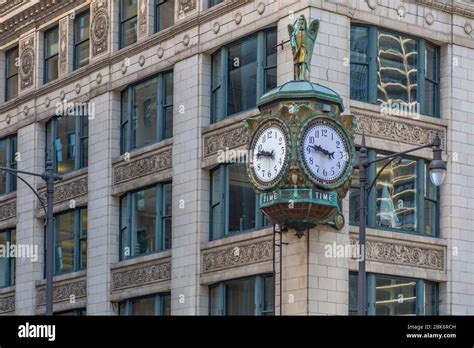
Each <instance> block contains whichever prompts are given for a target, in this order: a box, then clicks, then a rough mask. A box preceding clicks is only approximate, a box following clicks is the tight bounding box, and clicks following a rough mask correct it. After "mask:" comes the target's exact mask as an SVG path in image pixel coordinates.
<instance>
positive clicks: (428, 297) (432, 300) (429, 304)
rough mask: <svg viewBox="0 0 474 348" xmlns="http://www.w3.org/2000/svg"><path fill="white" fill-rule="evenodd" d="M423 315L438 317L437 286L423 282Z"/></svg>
mask: <svg viewBox="0 0 474 348" xmlns="http://www.w3.org/2000/svg"><path fill="white" fill-rule="evenodd" d="M425 315H438V286H437V284H435V283H431V282H425Z"/></svg>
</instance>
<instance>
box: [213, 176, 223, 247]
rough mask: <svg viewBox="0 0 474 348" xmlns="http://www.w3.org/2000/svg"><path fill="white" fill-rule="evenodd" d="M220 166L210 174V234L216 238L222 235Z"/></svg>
mask: <svg viewBox="0 0 474 348" xmlns="http://www.w3.org/2000/svg"><path fill="white" fill-rule="evenodd" d="M221 170H222V169H221V168H218V169H216V170H214V171H213V172H212V174H211V185H212V193H211V195H212V196H211V205H212V208H211V209H212V236H213V238H216V237H218V236H220V235H222V232H223V231H221V226H222V225H221V224H222V220H221V219H222V214H221V203H220V202H221V196H222V192H221V191H222V190H221V187H222V183H221Z"/></svg>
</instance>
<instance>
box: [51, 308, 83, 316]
mask: <svg viewBox="0 0 474 348" xmlns="http://www.w3.org/2000/svg"><path fill="white" fill-rule="evenodd" d="M54 315H59V316H75V317H82V316H85V315H86V309H85V308H78V309H72V310H70V311H63V312H55V313H54Z"/></svg>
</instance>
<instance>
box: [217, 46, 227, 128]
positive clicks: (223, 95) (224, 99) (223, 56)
mask: <svg viewBox="0 0 474 348" xmlns="http://www.w3.org/2000/svg"><path fill="white" fill-rule="evenodd" d="M228 57H229V49H228V48H227V47H224V48H222V53H221V88H222V90H221V100H219V101H218V102H220V103H221V114H220V115H216V120H215V121H222V120H223V119H224V118H226V117H227V89H228V86H227V72H228V62H229V59H228Z"/></svg>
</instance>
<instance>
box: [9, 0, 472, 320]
mask: <svg viewBox="0 0 474 348" xmlns="http://www.w3.org/2000/svg"><path fill="white" fill-rule="evenodd" d="M300 14H304V15H305V16H306V18H308V19H315V18H317V19H319V20H320V23H321V24H320V30H319V35H318V38H317V42H316V46H315V50H314V56H313V60H312V66H311V73H310V79H311V81H312V82H317V83H320V84H322V85H325V86H327V87H329V88H331V89H333V90H334V91H336V92H337V93H339V94H340V95H341V96H342V97H343V100H344V105H345V107H346V112H347V113H351V114H353V115H355V117H356V119H357V121H358V123H357V130H356V139H355V142H356V145H359V144H360V140H361V134H362V133H365V135H366V138H367V146H368V147H369V148H370V150H369V157H370V158H376V157H377V156H379V155H381V154H385V153H390V152H397V151H403V150H408V149H410V148H413V147H416V146H419V145H424V144H427V143H429V142H430V141H431V140H432V139H433V138H434V136H435V134H436V133H438V134H439V135H440V137H441V139H442V147H443V150H444V152H443V153H444V159H445V160H446V162H447V167H448V172H447V177H446V180H445V183H444V184H443V185H442V186H441V188H440V189H436V188H435V187H433V186H432V185H431V184H430V180H429V178H428V174H427V164H429V161H430V160H431V158H432V153H431V151H430V150H429V149H424V150H420V151H417V152H414V153H413V154H411V155H410V156H406V157H402V158H400V160H397V161H394V162H392V163H391V164H389V165H388V166H387V167H385V168H384V170H383V171H382V173H381V175H380V176H379V177H378V179H377V181H376V183H375V185H374V187H373V190H372V191H371V193H370V195H369V203H368V214H367V224H368V235H367V241H368V242H367V250H366V251H367V272H368V285H367V288H368V313H369V314H371V315H429V314H434V315H473V314H474V228H473V225H474V214H473V213H472V212H473V211H474V140H473V139H474V121H473V120H474V111H473V110H474V33H473V26H474V4H473V3H472V1H468V0H464V1H462V0H453V1H448V2H446V1H431V0H419V1H402V0H366V1H355V0H334V1H330V0H328V1H323V0H303V1H289V0H261V1H259V0H256V1H244V0H242V1H229V0H226V1H218V0H156V1H155V0H79V1H77V0H76V1H73V0H56V1H54V0H11V1H10V0H9V1H6V2H3V3H2V4H0V84H1V86H4V87H3V88H1V89H0V166H4V167H10V168H17V169H20V170H26V171H33V172H37V173H41V172H42V171H43V170H44V168H45V161H46V157H50V158H51V159H52V161H53V164H54V166H55V168H56V170H57V171H58V173H60V174H61V175H62V176H63V180H62V181H60V182H58V183H56V187H55V202H54V213H55V236H54V238H55V250H54V255H55V278H54V312H55V313H57V314H69V315H71V314H74V315H84V314H87V315H134V314H151V315H237V314H251V315H253V314H255V315H295V314H296V315H348V314H353V313H355V312H356V311H357V305H356V303H357V269H358V262H357V260H356V259H355V258H354V255H353V254H352V256H351V255H349V254H348V253H347V250H351V248H352V246H354V245H356V243H357V240H358V227H357V224H358V193H357V190H351V191H350V193H349V194H348V196H347V197H346V199H345V200H344V204H343V207H344V216H345V221H346V224H345V226H344V228H343V229H342V230H336V229H334V228H333V227H331V226H317V227H316V228H314V229H312V230H311V231H309V233H305V235H304V236H303V237H302V238H297V237H296V236H295V233H294V231H288V232H284V231H279V227H278V226H270V225H268V223H267V222H266V219H265V217H264V216H263V215H262V213H261V212H260V211H259V209H258V204H257V202H256V198H255V193H254V192H253V190H252V188H251V186H250V183H249V180H248V178H247V173H246V170H245V163H244V162H245V161H244V160H242V156H241V154H242V153H243V152H245V148H246V145H247V139H246V138H245V133H244V129H243V123H242V121H243V120H244V119H245V118H246V117H249V116H254V115H257V114H258V113H259V111H258V109H257V108H256V103H257V101H258V99H259V98H260V97H261V96H262V95H263V94H264V93H265V92H267V91H269V90H271V89H272V88H274V87H276V86H277V85H281V84H283V83H285V82H287V81H290V80H291V79H292V78H293V61H292V53H291V47H290V45H289V43H288V29H287V26H288V24H290V23H291V24H293V22H294V21H295V19H296V18H297V17H298V16H299V15H300ZM384 164H385V163H381V164H379V165H377V168H375V166H373V168H372V169H371V172H370V173H369V176H371V178H375V175H376V169H382V167H383V165H384ZM0 178H1V182H0V194H1V195H0V244H1V245H5V246H7V245H10V246H11V245H15V246H17V247H19V246H23V247H24V249H23V251H24V252H25V254H20V253H19V252H18V253H17V254H16V255H13V254H12V253H10V254H8V253H4V255H3V256H2V258H0V314H5V315H40V314H43V313H44V312H45V284H46V283H45V279H44V255H45V253H44V233H45V230H44V212H43V210H42V207H41V204H40V201H39V200H38V199H37V197H36V196H35V195H34V193H33V192H32V191H31V190H30V189H29V188H28V187H27V186H26V185H24V183H23V182H20V181H17V180H15V178H14V177H13V176H11V175H7V174H3V173H2V175H1V176H0ZM354 179H355V181H357V173H355V178H354ZM26 180H27V181H28V182H29V183H30V184H31V185H32V186H33V187H34V188H36V189H37V190H38V191H39V192H40V195H43V194H44V191H45V186H44V184H43V182H42V181H41V179H39V178H32V177H26ZM4 249H6V248H4ZM18 249H19V248H18ZM9 250H11V248H10V249H9ZM28 250H30V251H33V253H29V254H28V253H27V251H28ZM4 251H5V250H4ZM14 256H16V257H14ZM34 256H36V257H34Z"/></svg>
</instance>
